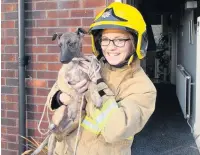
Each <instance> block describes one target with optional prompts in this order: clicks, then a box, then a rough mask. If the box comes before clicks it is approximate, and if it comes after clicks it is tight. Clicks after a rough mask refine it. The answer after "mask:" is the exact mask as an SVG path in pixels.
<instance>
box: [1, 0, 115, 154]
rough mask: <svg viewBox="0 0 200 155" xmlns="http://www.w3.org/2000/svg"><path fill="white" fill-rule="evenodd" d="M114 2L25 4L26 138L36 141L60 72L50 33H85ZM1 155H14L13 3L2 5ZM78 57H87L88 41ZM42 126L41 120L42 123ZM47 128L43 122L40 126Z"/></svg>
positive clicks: (33, 0)
mask: <svg viewBox="0 0 200 155" xmlns="http://www.w3.org/2000/svg"><path fill="white" fill-rule="evenodd" d="M112 1H113V0H98V1H96V0H58V1H57V0H51V1H48V0H25V52H26V55H29V56H30V57H31V60H30V63H29V65H28V66H27V68H26V70H27V72H26V73H27V75H28V76H30V77H31V78H29V79H26V98H27V104H26V105H27V124H26V126H27V137H28V136H33V137H34V138H35V139H36V140H38V141H41V140H42V136H41V135H40V134H39V133H38V131H37V125H38V121H39V119H40V117H41V113H42V111H43V107H44V103H45V100H46V96H47V94H48V92H49V90H50V88H51V87H52V85H53V83H54V82H55V79H56V77H57V71H58V70H59V68H60V67H61V64H60V63H59V48H58V47H57V45H56V41H55V42H52V41H51V37H52V34H54V33H55V32H65V31H75V30H76V28H77V27H80V26H81V27H84V28H86V29H88V27H89V25H90V24H91V23H92V20H93V18H94V16H95V15H96V14H97V12H99V11H100V10H101V9H102V8H104V7H105V6H106V5H108V4H109V3H111V2H112ZM1 3H2V5H1V8H2V10H1V13H2V14H1V19H2V20H1V26H2V29H1V32H2V33H1V34H2V35H1V38H2V42H1V44H2V46H1V57H2V61H1V65H2V68H1V69H2V70H1V74H2V77H1V90H2V94H1V107H2V110H1V112H2V113H1V122H2V124H1V125H2V126H1V131H2V132H1V137H2V139H1V146H2V149H1V153H2V154H3V155H17V154H18V151H17V150H18V136H17V134H18V21H17V16H18V5H17V3H18V0H2V1H1ZM83 51H84V52H85V53H91V43H90V38H89V37H86V38H85V39H84V46H83ZM45 120H46V118H45ZM42 127H45V128H46V127H47V121H46V122H45V123H43V124H42Z"/></svg>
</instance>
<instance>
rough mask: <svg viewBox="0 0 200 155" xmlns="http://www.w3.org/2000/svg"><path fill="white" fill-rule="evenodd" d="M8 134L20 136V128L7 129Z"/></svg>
mask: <svg viewBox="0 0 200 155" xmlns="http://www.w3.org/2000/svg"><path fill="white" fill-rule="evenodd" d="M7 134H14V135H16V134H18V128H17V127H7Z"/></svg>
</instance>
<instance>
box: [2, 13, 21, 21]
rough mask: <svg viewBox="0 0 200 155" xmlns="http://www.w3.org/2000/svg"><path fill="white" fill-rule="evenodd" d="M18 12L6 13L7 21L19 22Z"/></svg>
mask: <svg viewBox="0 0 200 155" xmlns="http://www.w3.org/2000/svg"><path fill="white" fill-rule="evenodd" d="M17 17H18V15H17V12H6V13H4V18H5V20H17Z"/></svg>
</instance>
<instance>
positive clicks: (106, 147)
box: [47, 2, 156, 155]
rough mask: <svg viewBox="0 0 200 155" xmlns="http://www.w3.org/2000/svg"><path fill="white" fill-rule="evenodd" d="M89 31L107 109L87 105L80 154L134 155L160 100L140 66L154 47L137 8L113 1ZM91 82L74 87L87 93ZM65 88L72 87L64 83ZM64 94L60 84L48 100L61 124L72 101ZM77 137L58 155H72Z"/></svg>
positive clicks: (61, 145) (62, 143)
mask: <svg viewBox="0 0 200 155" xmlns="http://www.w3.org/2000/svg"><path fill="white" fill-rule="evenodd" d="M89 32H90V34H91V37H92V47H93V53H94V55H96V56H97V58H98V59H99V61H100V62H101V70H100V72H98V73H97V76H96V77H98V78H96V83H97V86H98V91H99V94H100V95H101V97H102V101H103V105H102V107H101V108H95V107H94V106H93V107H94V108H90V107H91V106H90V105H91V104H93V103H87V104H86V107H85V110H86V116H85V117H84V118H83V119H82V123H81V131H80V135H79V142H78V146H77V155H131V145H132V142H133V140H134V135H135V134H137V133H138V132H140V131H141V130H142V129H143V127H144V125H145V124H146V123H147V121H148V119H149V118H150V116H151V115H152V113H153V111H154V109H155V100H156V89H155V87H154V85H153V83H152V82H151V80H150V79H149V78H148V77H147V75H146V74H145V72H144V71H143V69H142V68H141V66H140V60H141V59H142V58H144V57H145V55H146V51H147V45H148V40H147V33H146V24H145V21H144V19H143V17H142V15H141V14H140V12H139V11H138V10H137V9H136V8H134V7H133V6H130V5H127V4H123V3H120V2H113V3H111V4H110V5H109V6H108V7H106V8H105V9H104V10H103V11H102V12H100V13H99V14H98V15H97V16H96V18H95V19H94V22H93V23H92V24H91V26H90V29H89ZM88 65H89V64H88V61H85V62H83V65H82V68H83V70H84V69H87V67H88ZM59 76H63V75H62V74H60V75H59ZM93 80H95V79H93ZM60 82H61V81H60ZM89 82H90V81H88V80H87V79H85V80H83V81H81V82H79V83H77V84H76V85H73V86H71V87H73V88H74V89H75V90H76V91H77V92H78V93H80V94H83V93H84V92H85V91H87V87H88V83H89ZM57 83H59V81H57ZM62 86H63V87H66V88H67V87H69V86H68V84H66V83H64V82H63V83H62ZM58 92H60V91H59V90H58V87H57V86H56V84H55V85H54V86H53V87H52V89H51V92H50V93H49V95H48V100H47V102H48V105H49V108H50V109H51V110H54V111H55V113H54V116H53V122H54V123H55V124H58V123H59V122H58V120H61V117H62V115H63V114H62V113H63V112H64V110H63V109H61V108H59V106H60V105H62V104H64V103H65V98H67V96H66V94H65V93H62V92H61V93H58ZM58 94H59V96H58ZM56 98H57V99H58V100H59V101H58V100H56ZM58 102H59V103H58ZM76 132H77V130H75V131H73V132H71V133H70V134H69V135H66V136H62V137H61V138H60V140H59V141H58V142H57V143H56V149H55V153H54V154H58V155H72V154H73V152H74V143H75V139H76V134H77V133H76Z"/></svg>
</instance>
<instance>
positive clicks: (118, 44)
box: [114, 39, 126, 47]
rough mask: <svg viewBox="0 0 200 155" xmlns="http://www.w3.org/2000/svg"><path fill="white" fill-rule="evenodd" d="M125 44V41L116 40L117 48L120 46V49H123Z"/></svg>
mask: <svg viewBox="0 0 200 155" xmlns="http://www.w3.org/2000/svg"><path fill="white" fill-rule="evenodd" d="M125 42H126V40H125V39H115V40H114V43H115V46H118V47H123V46H124V44H125Z"/></svg>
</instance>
